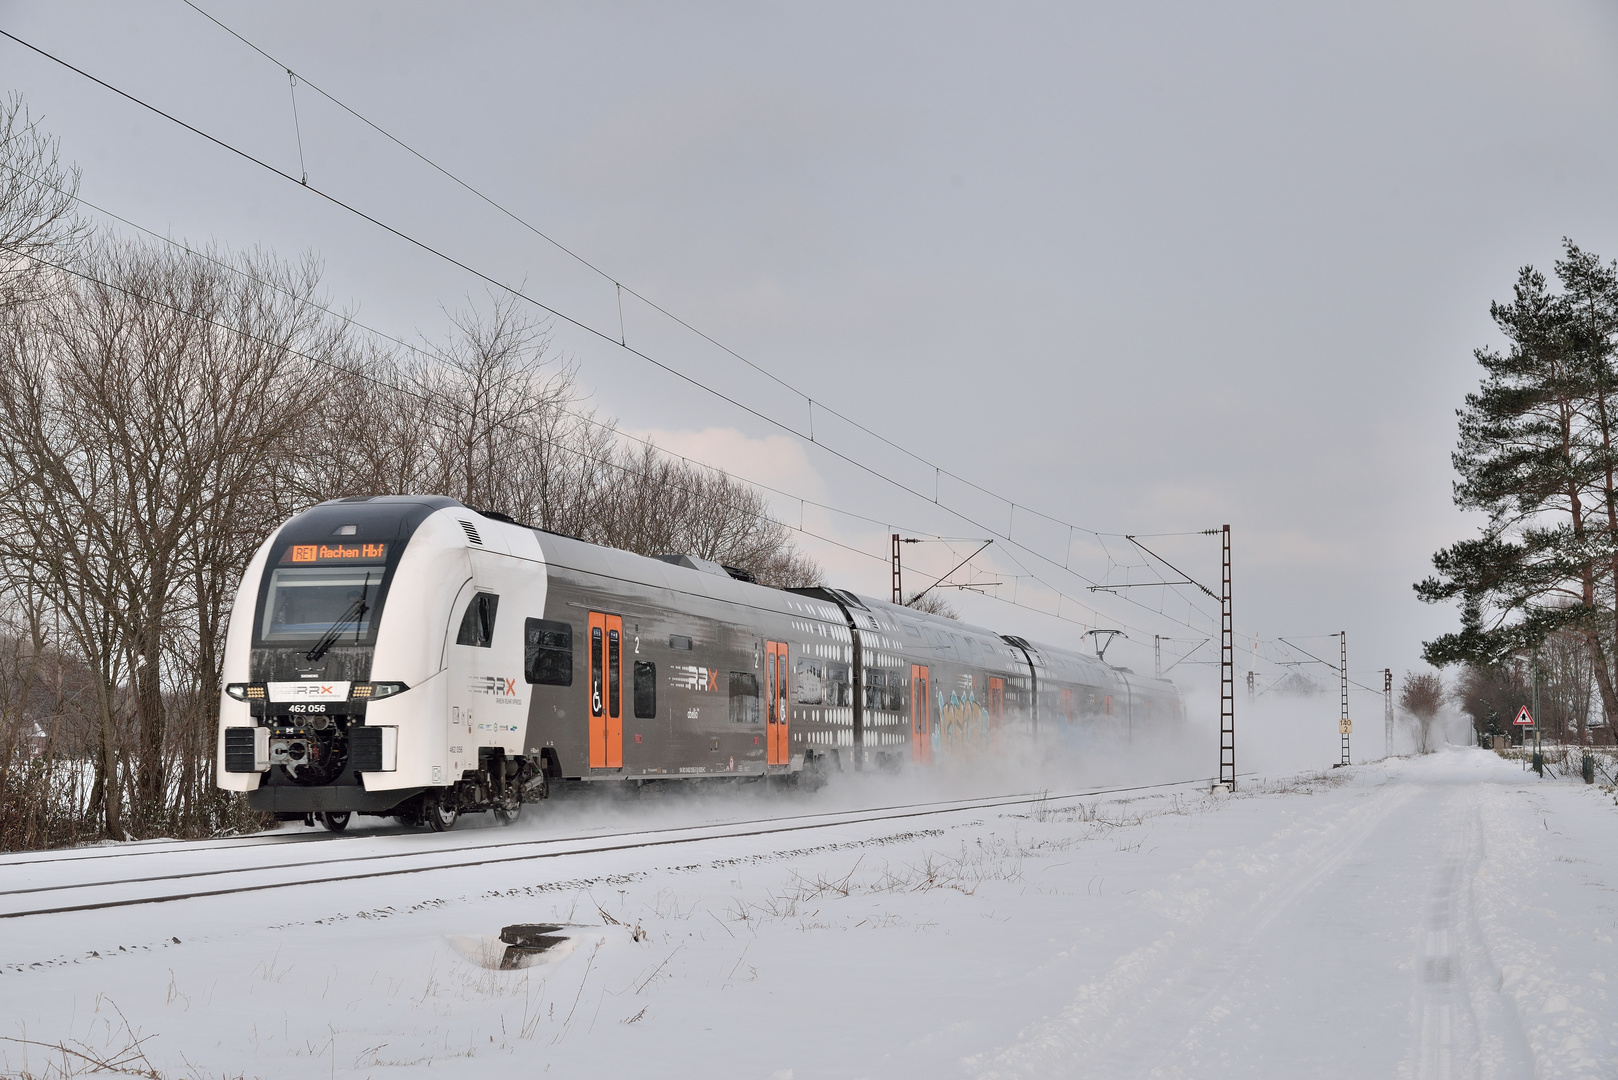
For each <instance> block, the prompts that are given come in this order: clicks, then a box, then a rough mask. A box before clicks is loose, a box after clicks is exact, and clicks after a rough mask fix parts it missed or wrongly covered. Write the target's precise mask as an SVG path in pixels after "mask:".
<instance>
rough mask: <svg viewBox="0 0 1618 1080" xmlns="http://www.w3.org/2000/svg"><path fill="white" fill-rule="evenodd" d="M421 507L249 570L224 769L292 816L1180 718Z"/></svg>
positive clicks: (1136, 688)
mask: <svg viewBox="0 0 1618 1080" xmlns="http://www.w3.org/2000/svg"><path fill="white" fill-rule="evenodd" d="M744 579H745V575H744V574H739V573H737V572H732V571H727V570H726V569H725V568H723V567H720V566H717V565H715V564H712V563H707V562H704V561H702V560H698V559H694V558H691V557H689V556H672V555H671V556H662V557H660V558H645V557H642V556H639V555H633V554H630V553H628V552H624V551H618V550H614V549H610V548H604V547H600V546H598V545H594V544H588V543H585V542H583V541H580V540H576V539H573V538H571V537H566V536H560V535H557V534H553V533H548V532H545V531H543V530H538V529H532V528H528V527H525V526H522V525H518V524H516V523H514V522H510V521H508V520H504V519H497V518H496V517H493V516H487V515H484V514H480V513H478V512H477V511H474V510H472V509H470V508H468V507H465V506H463V505H461V504H460V503H457V502H455V501H453V500H451V499H446V498H442V497H436V496H424V497H404V496H384V497H377V498H370V499H346V500H341V501H337V502H328V503H322V504H320V505H319V506H316V507H313V508H311V509H310V510H308V511H306V512H305V513H302V514H299V515H298V516H297V517H295V518H293V519H291V520H290V521H288V522H287V523H286V524H285V525H284V526H282V528H281V529H280V530H279V531H278V532H277V533H276V534H275V535H274V536H273V537H271V538H270V539H269V540H268V541H266V542H265V543H264V545H263V546H262V547H261V548H260V549H259V550H258V552H257V553H256V555H255V556H254V558H253V560H252V562H251V563H250V564H249V565H248V567H247V571H246V573H245V575H244V576H243V579H242V585H241V589H240V591H239V593H238V595H237V598H236V605H235V609H234V614H233V615H232V618H231V623H230V629H229V634H228V637H227V641H226V646H225V659H224V682H225V684H226V686H225V692H224V694H223V696H222V697H221V700H220V730H219V746H218V751H219V754H218V760H219V773H218V782H219V785H220V786H221V787H223V788H227V789H230V790H235V791H243V792H246V793H248V801H249V803H250V804H251V805H252V806H254V807H255V808H257V809H260V810H263V811H266V812H270V813H274V814H277V815H279V816H280V817H282V818H283V819H288V820H290V819H298V818H303V819H306V820H312V819H313V818H314V817H316V816H319V817H320V819H321V820H322V821H324V822H326V823H327V824H328V825H329V826H330V827H333V828H341V827H342V826H343V825H346V823H347V821H348V817H349V815H350V814H352V813H362V814H386V815H393V816H397V817H399V818H401V819H402V820H406V821H412V822H415V823H423V824H428V825H430V826H432V827H434V828H439V829H442V828H448V827H449V826H450V825H451V824H453V823H454V820H455V818H456V816H457V815H458V814H459V813H464V812H475V811H493V812H494V813H495V814H496V815H497V816H498V817H500V818H501V819H503V820H510V819H511V818H512V817H514V816H515V814H516V812H517V808H518V806H519V805H520V804H521V803H522V802H524V801H533V800H535V799H538V798H542V797H544V796H545V794H546V793H547V791H548V790H549V788H550V786H551V785H554V784H556V783H558V782H565V781H579V782H602V781H609V782H615V783H622V782H626V781H628V782H636V783H645V782H649V781H663V782H669V781H688V780H693V779H704V780H708V779H713V778H718V777H724V778H730V779H760V778H771V777H779V778H781V780H782V781H784V782H792V781H794V780H796V779H798V778H801V777H803V776H804V775H806V774H807V775H809V776H814V775H816V774H817V773H821V772H824V771H825V770H828V769H830V770H838V769H851V768H897V767H901V766H905V767H909V766H915V765H928V764H932V763H936V762H943V761H949V760H954V761H970V760H971V759H973V758H975V757H980V756H983V755H987V754H989V753H991V752H993V751H994V749H995V748H996V747H999V746H1002V745H1008V744H1012V743H1017V742H1023V743H1030V744H1031V743H1034V742H1036V741H1038V740H1049V739H1059V738H1063V737H1064V736H1066V735H1069V734H1073V733H1079V732H1086V733H1088V732H1092V731H1094V730H1096V729H1097V728H1104V727H1112V728H1116V729H1118V730H1120V731H1134V730H1136V729H1139V728H1142V727H1150V726H1159V727H1161V726H1165V725H1168V724H1170V723H1173V722H1175V721H1178V720H1181V719H1183V705H1182V703H1181V699H1180V696H1179V694H1178V692H1177V691H1176V690H1175V688H1174V687H1173V685H1172V684H1170V683H1168V682H1165V681H1162V680H1156V679H1148V678H1142V677H1139V676H1136V675H1133V674H1131V673H1129V672H1128V671H1126V670H1124V669H1119V668H1114V667H1110V666H1108V665H1106V664H1104V663H1102V662H1100V661H1099V660H1097V659H1095V658H1093V657H1089V656H1085V655H1082V654H1079V653H1075V652H1070V651H1065V650H1061V649H1055V648H1050V647H1048V646H1043V645H1036V644H1034V643H1032V642H1029V641H1026V640H1024V639H1022V638H1018V637H1010V636H1002V635H999V634H996V633H995V632H993V631H991V630H987V629H983V628H980V627H975V626H971V625H967V624H964V623H960V622H956V621H953V620H949V619H943V618H938V617H936V616H931V615H927V614H924V613H921V612H918V611H915V610H912V609H909V608H904V607H899V606H896V605H893V604H890V603H887V602H885V601H880V600H875V599H872V598H868V597H861V596H856V595H854V594H853V593H848V592H843V591H841V590H836V589H809V590H792V591H788V590H781V589H774V588H768V587H765V586H761V585H756V584H753V583H751V582H750V581H747V580H744Z"/></svg>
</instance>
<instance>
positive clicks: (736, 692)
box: [730, 671, 758, 724]
mask: <svg viewBox="0 0 1618 1080" xmlns="http://www.w3.org/2000/svg"><path fill="white" fill-rule="evenodd" d="M730 722H731V723H733V724H756V723H758V678H757V677H756V676H755V675H754V674H753V673H752V672H751V671H732V672H731V673H730Z"/></svg>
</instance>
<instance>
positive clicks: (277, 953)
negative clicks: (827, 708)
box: [0, 751, 1618, 1080]
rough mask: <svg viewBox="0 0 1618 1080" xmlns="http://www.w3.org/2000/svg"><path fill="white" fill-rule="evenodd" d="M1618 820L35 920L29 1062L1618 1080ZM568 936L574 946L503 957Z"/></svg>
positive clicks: (1489, 821)
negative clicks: (127, 1048)
mask: <svg viewBox="0 0 1618 1080" xmlns="http://www.w3.org/2000/svg"><path fill="white" fill-rule="evenodd" d="M829 794H830V795H831V796H832V798H833V799H835V798H837V797H838V796H837V793H835V792H832V793H829ZM757 809H758V808H757V806H756V805H748V806H746V807H745V808H742V807H738V808H737V810H736V812H735V814H734V817H735V818H736V819H741V818H743V817H753V816H756V811H757ZM801 809H802V808H801V806H794V807H792V808H790V809H789V810H788V811H786V812H796V811H798V810H801ZM707 812H709V811H707V810H704V813H707ZM647 813H648V815H649V818H650V820H649V821H646V822H643V823H644V824H651V823H652V822H654V821H655V822H656V823H658V824H664V825H666V824H668V813H667V812H666V811H659V810H656V809H653V810H651V811H648V812H647ZM631 817H632V815H631ZM633 823H634V822H633V820H629V819H626V820H625V821H620V822H619V823H618V824H620V825H623V824H630V825H632V824H633ZM1615 830H1618V807H1615V806H1614V801H1613V797H1612V796H1611V795H1610V794H1607V793H1604V792H1602V791H1601V790H1600V789H1597V788H1589V787H1585V786H1584V785H1581V784H1568V783H1560V782H1553V781H1539V780H1538V779H1537V778H1534V777H1533V776H1532V775H1526V776H1525V775H1524V774H1523V773H1521V772H1520V771H1519V770H1518V769H1516V768H1515V767H1514V766H1511V765H1509V764H1507V763H1504V762H1501V761H1500V760H1499V759H1497V758H1495V757H1494V756H1493V755H1490V754H1486V753H1483V752H1480V751H1457V752H1451V753H1446V754H1441V755H1435V756H1433V757H1431V758H1427V759H1422V760H1419V761H1400V760H1395V761H1390V762H1387V763H1383V764H1378V765H1370V766H1360V767H1355V768H1354V769H1351V770H1348V771H1347V774H1346V775H1345V774H1343V773H1339V774H1337V775H1336V776H1333V777H1328V778H1325V779H1322V780H1314V781H1300V782H1294V783H1290V784H1286V783H1280V784H1272V785H1269V787H1268V788H1266V789H1259V790H1247V791H1244V792H1243V793H1242V794H1240V795H1238V796H1237V797H1235V798H1214V797H1208V796H1203V795H1193V796H1187V795H1185V794H1184V793H1170V794H1162V793H1148V794H1142V795H1135V796H1131V797H1128V798H1124V799H1120V798H1115V799H1112V800H1110V801H1098V800H1087V801H1086V803H1085V804H1083V805H1082V806H1081V807H1077V808H1075V807H1071V806H1046V807H1036V808H1034V809H1033V810H1032V812H1030V810H1029V808H1026V807H1004V808H996V809H987V810H979V811H976V812H962V813H957V814H950V815H941V816H937V817H933V818H928V819H922V820H919V821H911V822H905V821H890V822H886V823H860V824H855V823H847V822H842V823H837V824H833V825H829V826H827V827H826V828H824V829H814V830H809V831H804V832H798V833H794V834H791V835H790V836H784V837H773V838H772V837H768V836H753V837H728V838H719V839H713V840H704V841H701V842H700V843H698V844H695V845H685V846H681V847H678V848H668V849H662V850H652V851H620V852H605V853H592V854H587V855H578V856H569V857H567V858H566V859H565V860H562V861H561V862H560V863H558V864H556V865H545V866H536V865H531V864H530V865H526V866H487V867H479V868H475V869H471V870H459V871H450V870H444V871H434V872H431V873H425V874H420V875H410V876H406V877H401V878H394V879H387V880H386V881H381V882H353V883H347V884H329V885H316V886H299V887H296V888H293V889H286V890H279V891H277V892H273V893H265V894H255V895H253V896H249V897H237V898H227V897H218V898H212V899H199V900H190V901H183V902H180V903H176V904H169V905H160V906H157V907H149V908H127V909H122V910H121V911H119V912H118V913H116V914H112V915H108V914H105V913H101V914H97V913H76V914H71V915H58V916H43V917H30V918H27V919H21V920H16V921H15V922H13V923H11V924H9V925H7V926H6V927H5V929H6V930H8V931H10V932H11V933H10V934H9V935H8V936H7V937H6V938H4V939H0V1037H10V1038H13V1039H17V1038H27V1039H29V1040H33V1041H34V1042H35V1043H40V1042H43V1043H56V1042H60V1041H63V1040H69V1039H72V1040H79V1041H81V1042H83V1043H84V1044H86V1045H89V1046H94V1047H97V1048H98V1049H103V1050H109V1051H110V1050H116V1049H118V1048H119V1046H120V1044H121V1043H122V1042H127V1041H128V1039H129V1037H130V1033H131V1032H134V1031H138V1032H139V1033H140V1034H141V1035H143V1036H149V1038H148V1040H147V1041H146V1042H145V1043H144V1047H145V1051H146V1053H147V1054H148V1056H149V1057H150V1059H151V1061H152V1063H153V1065H155V1066H156V1067H157V1068H159V1069H160V1070H161V1071H162V1072H163V1073H164V1074H166V1075H176V1076H181V1075H191V1074H192V1070H193V1069H194V1070H195V1072H196V1073H197V1074H198V1075H223V1074H227V1073H228V1074H230V1075H236V1074H245V1075H249V1076H252V1075H261V1076H282V1075H294V1074H298V1073H312V1072H314V1071H315V1070H318V1071H319V1072H320V1073H321V1075H341V1076H377V1077H382V1076H406V1075H414V1074H416V1073H418V1072H422V1073H423V1074H424V1072H425V1069H426V1067H428V1066H429V1065H430V1066H431V1069H432V1075H433V1076H435V1077H446V1076H447V1077H455V1076H467V1077H472V1076H485V1077H486V1076H488V1075H490V1070H491V1069H493V1070H494V1072H495V1074H496V1075H504V1074H506V1073H510V1072H516V1071H518V1070H521V1071H522V1072H523V1074H525V1075H526V1074H527V1073H528V1072H530V1071H531V1072H533V1073H535V1074H539V1073H543V1072H545V1071H546V1070H549V1072H550V1073H551V1074H553V1075H563V1076H578V1075H588V1076H595V1075H599V1076H620V1075H628V1074H629V1073H630V1072H631V1071H632V1070H635V1069H639V1068H644V1067H646V1066H647V1065H649V1064H653V1063H655V1065H656V1068H657V1069H658V1071H659V1073H660V1074H661V1075H669V1076H716V1077H731V1076H736V1077H759V1078H764V1077H789V1076H790V1077H791V1078H792V1080H809V1078H818V1077H861V1076H870V1077H894V1078H901V1077H911V1076H918V1075H929V1076H966V1077H985V1078H989V1077H996V1078H1000V1077H1008V1078H1009V1077H1055V1076H1079V1075H1083V1076H1097V1077H1197V1078H1203V1077H1224V1076H1229V1077H1237V1076H1241V1077H1252V1076H1258V1077H1275V1078H1291V1077H1310V1076H1321V1077H1366V1076H1388V1077H1411V1078H1428V1077H1528V1076H1544V1077H1563V1076H1566V1077H1574V1076H1609V1077H1613V1076H1618V1008H1615V1007H1614V1005H1613V1004H1612V1003H1611V1002H1609V1000H1608V997H1607V988H1606V982H1607V977H1608V976H1607V972H1608V971H1609V970H1610V969H1612V967H1613V963H1612V961H1613V960H1614V951H1613V949H1614V946H1613V940H1612V934H1613V928H1614V925H1615V923H1618V904H1615V899H1618V844H1614V843H1613V838H1614V835H1615ZM452 835H453V834H452ZM413 839H420V838H417V837H409V836H404V837H379V838H377V839H376V840H374V841H370V842H369V843H374V844H377V845H381V846H382V847H383V848H385V849H390V848H394V847H398V846H401V845H404V846H407V845H408V844H409V843H410V842H411V841H412V840H413ZM477 839H483V838H477ZM333 847H334V848H335V847H336V846H335V845H334V846H333ZM312 849H317V850H323V849H324V848H323V847H322V846H320V845H311V846H305V847H303V848H302V852H301V853H300V854H306V853H307V852H309V851H310V850H312ZM244 856H245V853H244V852H242V851H240V850H237V851H234V852H232V853H231V854H230V855H229V858H230V859H231V860H233V861H234V860H237V859H241V858H243V857H244ZM284 856H285V853H284V852H283V853H282V855H281V856H280V857H284ZM166 858H167V856H164V855H161V854H155V855H153V856H151V857H150V858H149V859H147V860H144V861H145V862H155V863H161V862H162V861H163V860H164V859H166ZM268 858H270V857H268V856H267V859H268ZM271 861H273V859H272V860H271ZM16 869H18V870H20V869H21V868H16ZM38 869H39V868H37V867H35V868H32V870H33V871H37V870H38ZM8 872H10V871H8V869H7V868H6V867H5V866H3V865H0V890H3V889H4V888H5V887H6V881H7V878H6V875H7V874H8ZM547 920H555V921H558V922H565V923H569V924H572V926H571V927H570V929H569V930H568V931H567V932H568V934H569V935H570V936H571V940H570V941H569V942H568V943H567V947H566V948H562V949H558V950H556V951H555V954H554V955H551V954H548V955H547V956H546V957H544V958H543V961H544V962H543V963H541V964H540V965H539V966H535V967H530V968H528V969H526V970H521V971H500V970H492V969H491V968H490V967H488V966H484V965H485V964H486V963H487V962H490V961H492V960H495V959H497V958H498V952H492V953H487V954H485V953H483V952H480V951H479V944H480V943H482V942H486V941H487V940H488V938H489V937H490V936H491V935H493V934H494V933H496V932H497V931H498V929H499V927H500V926H501V925H504V924H506V923H510V922H517V921H547ZM176 938H178V939H180V940H179V941H178V942H176V941H175V940H174V939H176ZM92 952H93V953H95V954H96V955H93V956H92V955H88V954H90V953H92ZM125 1020H127V1023H128V1025H129V1030H128V1031H125V1029H124V1027H123V1024H124V1023H125ZM25 1053H26V1054H27V1055H28V1063H29V1067H31V1068H33V1069H34V1070H35V1071H36V1072H39V1071H42V1063H43V1062H44V1060H45V1057H44V1056H42V1055H44V1054H45V1051H44V1050H42V1049H41V1048H40V1047H39V1046H37V1045H34V1046H25V1045H24V1044H21V1043H16V1042H8V1043H0V1072H4V1071H6V1070H7V1069H10V1070H18V1069H21V1068H22V1067H23V1065H24V1054H25Z"/></svg>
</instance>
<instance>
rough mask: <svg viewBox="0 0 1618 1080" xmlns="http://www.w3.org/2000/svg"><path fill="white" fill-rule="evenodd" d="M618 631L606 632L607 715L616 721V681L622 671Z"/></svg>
mask: <svg viewBox="0 0 1618 1080" xmlns="http://www.w3.org/2000/svg"><path fill="white" fill-rule="evenodd" d="M618 636H619V635H618V631H616V630H608V631H607V715H608V716H610V717H612V718H613V719H614V720H616V719H618V680H619V678H620V677H621V673H622V671H623V664H622V663H621V662H620V661H619V659H618V655H619V642H618Z"/></svg>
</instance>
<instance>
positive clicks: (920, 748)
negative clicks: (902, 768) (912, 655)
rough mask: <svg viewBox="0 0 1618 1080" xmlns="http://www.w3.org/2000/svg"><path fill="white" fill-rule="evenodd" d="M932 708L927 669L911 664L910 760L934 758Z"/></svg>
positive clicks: (927, 760)
mask: <svg viewBox="0 0 1618 1080" xmlns="http://www.w3.org/2000/svg"><path fill="white" fill-rule="evenodd" d="M931 713H932V709H931V708H930V707H929V705H928V701H927V669H926V668H925V667H923V666H922V665H920V664H911V665H910V760H911V761H919V762H922V763H923V764H925V763H927V762H930V761H932V760H933V728H932V716H931Z"/></svg>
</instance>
